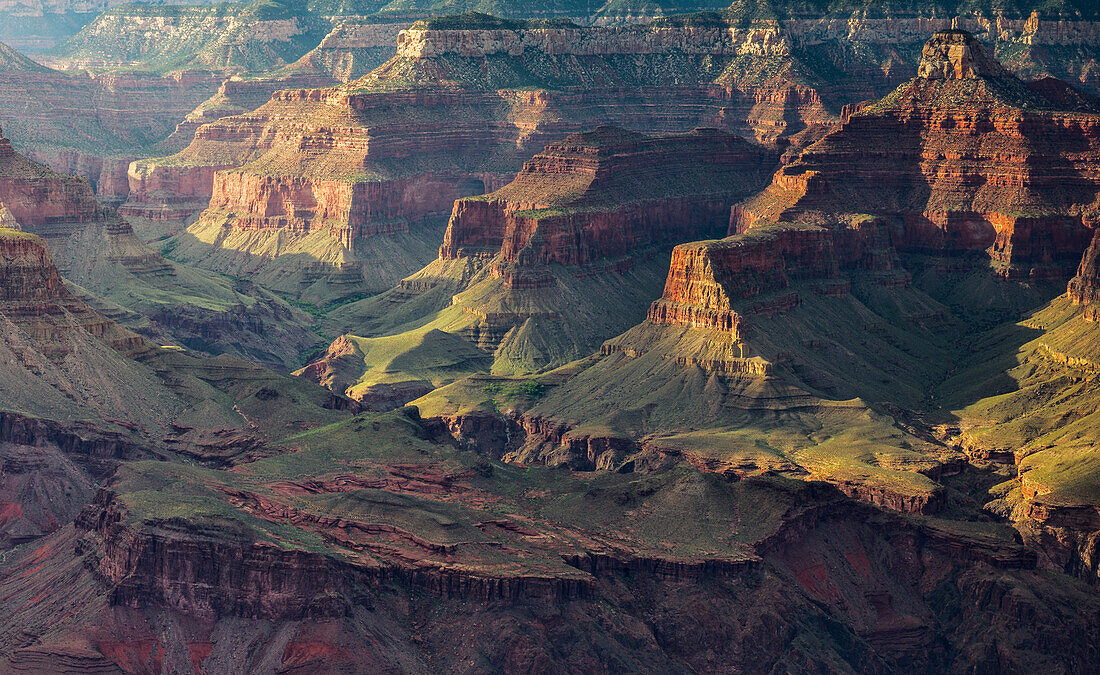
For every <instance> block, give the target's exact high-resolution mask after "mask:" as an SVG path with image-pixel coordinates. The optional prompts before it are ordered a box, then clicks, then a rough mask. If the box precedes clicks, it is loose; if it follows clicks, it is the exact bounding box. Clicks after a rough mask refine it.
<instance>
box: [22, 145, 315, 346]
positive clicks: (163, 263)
mask: <svg viewBox="0 0 1100 675" xmlns="http://www.w3.org/2000/svg"><path fill="white" fill-rule="evenodd" d="M0 134H2V132H0ZM0 203H3V205H4V207H5V209H6V211H7V212H8V213H9V214H10V216H11V219H12V220H13V221H14V222H15V223H16V224H18V225H19V226H20V227H21V228H22V229H24V230H26V231H27V232H29V233H32V234H36V235H39V236H41V237H43V238H44V239H45V240H46V241H47V242H49V245H50V247H51V249H52V251H53V254H54V255H55V256H56V260H57V261H58V265H59V267H60V269H61V271H62V273H63V275H64V276H65V278H66V279H67V280H68V281H70V282H73V283H75V284H78V285H79V286H80V287H81V288H82V289H83V292H91V293H92V294H95V296H97V297H95V298H89V301H90V302H91V303H92V304H93V305H96V306H98V308H99V309H100V310H101V311H103V312H104V313H106V314H108V315H109V316H111V317H112V318H115V319H117V320H118V321H120V322H122V323H124V324H127V325H128V326H129V327H131V328H133V329H134V330H137V331H139V332H141V333H142V334H144V335H145V336H146V337H149V338H151V339H154V340H156V341H158V342H159V343H160V344H168V343H176V344H180V345H184V346H189V347H191V348H195V349H198V350H199V351H202V352H206V353H216V354H217V353H227V352H228V353H236V354H238V355H241V356H247V357H249V358H254V359H256V360H259V361H262V362H267V363H271V364H273V365H283V364H287V363H288V362H289V363H292V362H293V359H295V358H296V357H297V353H298V352H299V351H301V350H303V349H307V348H309V347H310V346H312V345H313V344H315V340H316V338H315V337H314V336H313V335H312V334H311V333H310V332H309V329H308V319H307V318H305V317H303V316H302V315H301V314H299V313H296V311H295V310H294V309H293V308H291V307H290V306H288V305H287V304H286V303H285V302H282V301H280V300H279V299H277V298H275V297H273V296H270V295H266V294H263V293H258V292H257V290H256V289H253V288H251V287H249V286H248V285H247V284H244V285H242V284H241V283H239V282H235V281H233V280H231V279H228V278H224V277H219V276H217V275H214V274H210V273H205V272H199V271H195V270H192V269H189V268H185V267H182V266H179V265H176V264H175V263H171V262H169V261H167V260H165V259H164V258H163V257H162V256H161V255H160V254H159V253H157V252H155V251H154V250H153V249H151V248H149V247H148V246H146V245H145V244H144V243H142V241H141V240H140V239H138V237H137V236H136V235H135V234H134V232H133V229H132V228H131V227H130V225H129V224H128V223H127V222H126V221H125V220H124V219H122V218H120V217H119V216H118V214H117V213H115V212H114V211H113V210H111V209H109V208H106V207H103V206H101V205H100V204H99V203H98V202H97V201H96V197H95V194H94V193H93V192H92V189H91V186H90V185H89V184H88V182H87V181H86V180H84V179H82V178H78V177H75V176H68V175H63V174H58V173H56V172H54V171H53V170H51V169H50V168H48V167H46V166H45V165H43V164H38V163H36V162H33V161H31V160H29V159H27V158H26V157H24V156H22V155H20V154H19V153H17V152H16V151H15V150H14V149H13V148H12V147H11V143H10V141H8V139H7V138H4V137H3V136H2V135H0ZM227 330H228V331H232V334H227V333H226V331H227ZM274 336H279V339H278V340H277V341H271V338H272V337H274Z"/></svg>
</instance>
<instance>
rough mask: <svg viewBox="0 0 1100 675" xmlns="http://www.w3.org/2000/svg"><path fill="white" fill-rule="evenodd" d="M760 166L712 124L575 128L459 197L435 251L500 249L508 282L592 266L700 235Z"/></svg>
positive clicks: (750, 185) (756, 178)
mask: <svg viewBox="0 0 1100 675" xmlns="http://www.w3.org/2000/svg"><path fill="white" fill-rule="evenodd" d="M767 164H768V157H767V155H766V154H765V153H764V152H762V151H760V150H759V149H757V148H754V147H752V146H751V145H749V144H748V143H747V142H745V141H744V140H742V139H740V138H738V137H736V136H733V135H730V134H727V133H724V132H720V131H717V130H714V129H698V130H696V131H694V132H692V133H690V134H685V135H679V136H645V135H642V134H638V133H633V132H627V131H624V130H621V129H617V128H614V127H601V128H599V129H597V130H596V131H594V132H588V133H583V134H574V135H572V136H569V137H567V138H566V139H565V140H563V141H559V142H557V143H552V144H550V145H549V146H548V147H547V148H546V150H545V151H544V152H542V153H540V154H538V155H536V156H535V157H534V159H532V160H530V161H528V162H527V163H526V164H524V167H523V170H522V171H520V173H519V175H517V176H516V178H515V180H513V181H512V182H511V183H509V184H508V185H506V186H505V187H503V188H501V189H500V190H498V191H496V192H493V193H491V194H488V195H485V196H484V197H478V198H473V199H464V200H460V201H458V202H456V203H455V205H454V210H453V212H452V215H451V220H450V223H449V224H448V226H447V233H446V235H445V236H444V239H443V245H442V246H441V247H440V249H439V255H440V258H441V259H442V260H451V259H455V258H459V257H462V256H469V255H474V256H478V255H487V256H499V267H500V268H501V269H502V270H504V271H503V272H502V274H504V275H505V276H506V278H508V279H509V280H510V283H511V285H513V286H515V285H517V284H518V283H522V282H521V281H519V280H518V277H520V276H522V275H523V272H524V268H526V267H531V266H539V265H548V264H560V265H591V264H593V263H595V262H597V261H599V260H600V259H603V258H621V257H623V256H629V255H630V254H631V253H633V252H635V251H638V250H641V249H645V248H647V247H651V246H654V245H658V244H667V243H670V242H676V241H684V240H688V239H692V238H696V237H699V236H706V235H707V234H709V233H711V232H714V231H715V230H716V226H717V225H718V224H719V223H721V222H722V221H723V220H724V217H725V211H726V210H727V209H726V207H725V205H726V204H730V203H732V202H734V201H736V200H737V198H738V196H739V195H744V194H747V193H749V192H751V191H752V190H753V189H754V188H755V187H756V186H757V185H758V184H759V182H760V179H761V177H762V174H763V171H764V170H765V167H766V166H767ZM513 277H516V278H513Z"/></svg>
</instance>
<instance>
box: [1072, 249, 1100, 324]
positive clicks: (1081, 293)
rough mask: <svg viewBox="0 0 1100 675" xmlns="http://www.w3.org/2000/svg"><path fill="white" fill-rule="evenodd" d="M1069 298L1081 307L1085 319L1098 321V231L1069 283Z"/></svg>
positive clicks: (1099, 252)
mask: <svg viewBox="0 0 1100 675" xmlns="http://www.w3.org/2000/svg"><path fill="white" fill-rule="evenodd" d="M1069 297H1070V299H1071V300H1072V301H1073V304H1075V305H1083V306H1084V308H1085V318H1086V319H1088V320H1090V321H1100V306H1098V304H1097V303H1098V302H1100V230H1097V232H1096V234H1094V235H1093V237H1092V243H1091V244H1090V245H1089V247H1088V248H1087V249H1085V253H1084V255H1083V256H1081V264H1080V265H1079V266H1078V267H1077V276H1075V277H1073V278H1072V279H1070V281H1069Z"/></svg>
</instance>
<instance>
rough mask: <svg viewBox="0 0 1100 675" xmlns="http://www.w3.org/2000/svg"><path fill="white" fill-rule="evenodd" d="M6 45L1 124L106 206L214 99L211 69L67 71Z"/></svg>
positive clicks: (0, 50)
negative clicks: (86, 184) (132, 169)
mask: <svg viewBox="0 0 1100 675" xmlns="http://www.w3.org/2000/svg"><path fill="white" fill-rule="evenodd" d="M8 50H9V48H8V47H6V46H4V45H0V124H3V126H4V128H5V130H6V132H7V134H8V136H9V138H11V139H12V140H13V141H14V142H15V143H16V145H17V147H18V148H19V149H20V150H21V151H23V152H25V153H28V154H30V155H32V156H33V157H34V158H35V159H38V160H39V161H42V162H45V163H47V164H50V165H51V166H52V167H53V168H54V169H55V170H58V171H61V172H63V173H75V174H78V175H80V176H83V177H85V178H87V179H88V180H89V181H91V183H92V185H93V186H94V187H95V188H96V189H97V190H98V191H99V192H100V194H101V195H102V196H103V197H104V199H105V200H108V201H115V202H120V201H122V200H124V199H125V198H126V196H127V193H128V191H129V187H128V184H127V181H126V167H127V165H128V164H129V162H130V161H131V160H133V159H134V158H135V157H136V156H139V155H146V154H148V153H150V152H152V151H153V146H154V145H155V144H156V143H157V142H159V141H161V140H163V139H164V138H166V137H167V136H168V135H169V134H171V133H172V130H173V129H174V128H175V126H176V124H177V123H178V122H179V121H180V120H181V119H183V117H184V116H185V115H186V114H187V113H188V112H189V111H190V110H192V109H193V108H194V107H195V106H196V105H198V104H199V103H200V102H202V101H203V100H205V99H206V98H208V97H209V96H210V95H211V94H213V93H214V92H215V91H216V90H217V87H218V83H219V82H220V81H221V79H222V78H221V77H220V76H219V75H217V74H215V73H213V72H210V71H200V70H183V71H175V72H172V73H168V74H165V75H154V74H152V73H147V72H113V73H102V74H95V75H93V74H88V73H86V72H84V73H77V72H73V73H64V72H59V71H57V70H52V69H50V68H46V67H44V66H41V65H39V64H38V63H35V62H34V61H31V60H30V59H28V58H27V57H25V56H23V55H21V54H18V53H17V52H12V54H14V55H17V56H18V58H15V57H14V56H13V57H12V58H10V59H7V60H5V59H4V58H3V56H4V54H5V52H6V51H8Z"/></svg>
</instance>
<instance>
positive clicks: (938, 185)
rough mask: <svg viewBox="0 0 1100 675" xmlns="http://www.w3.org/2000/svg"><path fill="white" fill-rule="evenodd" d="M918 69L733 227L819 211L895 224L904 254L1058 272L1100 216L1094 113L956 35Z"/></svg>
mask: <svg viewBox="0 0 1100 675" xmlns="http://www.w3.org/2000/svg"><path fill="white" fill-rule="evenodd" d="M919 72H920V74H919V75H918V77H917V78H915V79H914V80H912V81H911V82H909V83H908V84H905V85H902V86H901V87H899V88H898V89H897V90H896V91H895V92H894V93H893V94H891V95H890V96H887V97H886V98H885V99H883V100H882V101H880V102H878V103H877V104H875V105H873V106H870V107H867V108H864V109H863V110H862V111H861V112H859V113H857V114H855V115H852V116H851V117H850V118H849V119H848V121H846V122H845V123H844V124H843V125H842V126H841V127H840V129H838V130H837V131H835V132H834V133H831V134H829V135H828V136H826V137H825V138H823V139H822V140H821V141H819V142H818V143H816V144H814V145H812V146H811V147H809V148H807V149H806V150H805V151H803V152H802V154H801V156H800V157H799V158H798V160H797V161H794V162H792V163H791V164H789V165H787V166H785V167H783V169H782V170H781V171H780V172H779V173H777V174H776V176H775V178H774V180H773V182H772V185H771V186H770V187H769V188H768V189H767V190H766V191H765V192H764V193H762V194H761V195H760V196H758V197H756V198H754V199H752V200H750V201H749V202H748V203H747V204H744V205H741V206H739V207H737V208H736V209H735V211H734V214H733V218H732V222H731V232H736V231H740V232H744V231H746V230H748V229H750V228H752V227H753V226H754V225H755V224H756V223H758V222H759V223H765V224H766V223H772V222H781V221H790V220H798V219H800V218H807V217H813V216H814V214H817V213H825V214H842V213H849V214H855V213H868V214H874V215H876V216H881V217H885V218H889V219H892V220H893V221H894V222H895V223H896V225H895V232H894V234H893V239H894V243H895V245H896V246H897V247H898V249H899V250H905V251H917V250H925V251H955V252H963V251H983V250H988V253H989V255H990V257H991V258H992V259H993V261H994V263H995V264H996V265H997V266H998V267H999V268H1000V270H1001V273H1002V274H1003V275H1005V276H1019V275H1022V276H1027V277H1038V278H1063V279H1064V278H1066V277H1068V276H1069V273H1070V271H1071V270H1072V269H1074V268H1075V267H1076V265H1077V264H1078V261H1079V260H1080V256H1081V252H1082V251H1083V250H1084V248H1085V246H1087V244H1088V241H1089V239H1090V238H1091V229H1092V228H1094V227H1095V226H1096V224H1097V220H1098V207H1100V205H1098V202H1097V199H1096V193H1097V187H1098V181H1100V174H1098V167H1100V115H1097V114H1096V113H1097V112H1100V106H1098V104H1097V102H1096V101H1095V100H1093V99H1092V98H1090V97H1088V96H1085V95H1082V94H1080V93H1078V92H1076V91H1074V90H1072V89H1070V88H1069V87H1067V86H1066V85H1064V84H1062V83H1059V82H1056V81H1050V80H1043V81H1039V82H1035V83H1027V84H1025V83H1024V82H1022V81H1020V80H1018V79H1016V78H1015V77H1014V76H1012V75H1011V74H1010V73H1008V71H1006V70H1005V69H1004V68H1003V67H1002V66H1000V65H999V64H998V63H997V62H996V61H994V60H993V59H992V58H991V57H989V56H988V55H987V53H986V52H985V49H984V47H983V46H982V45H981V44H980V43H979V42H978V41H977V40H975V39H974V38H973V37H972V36H971V35H970V34H968V33H965V32H962V31H946V32H941V33H937V34H936V35H935V36H934V37H933V38H932V39H931V40H930V41H929V42H928V44H927V45H926V46H925V48H924V53H923V58H922V61H921V65H920V68H919Z"/></svg>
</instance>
